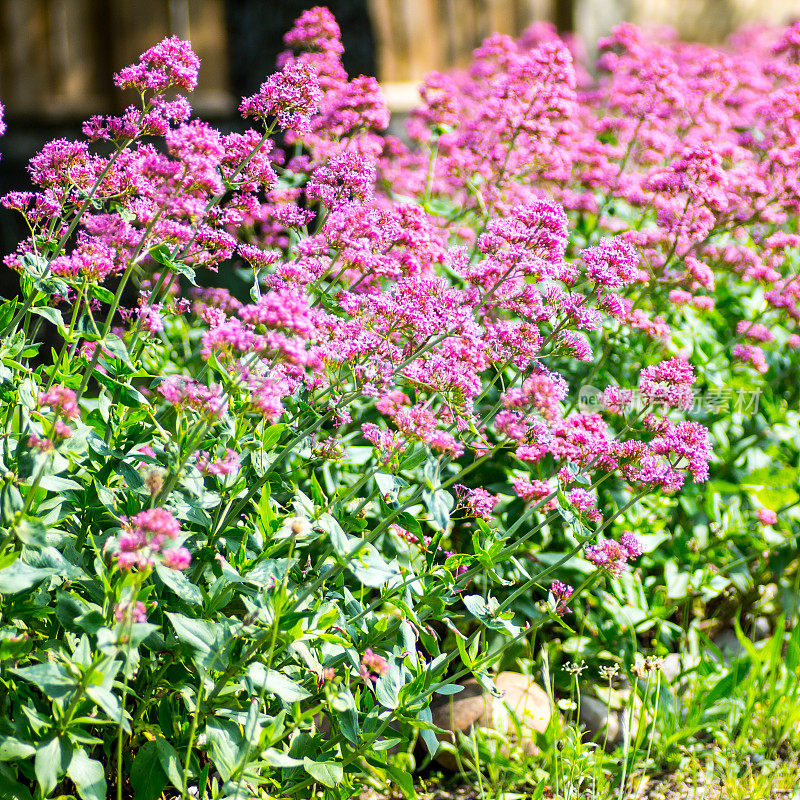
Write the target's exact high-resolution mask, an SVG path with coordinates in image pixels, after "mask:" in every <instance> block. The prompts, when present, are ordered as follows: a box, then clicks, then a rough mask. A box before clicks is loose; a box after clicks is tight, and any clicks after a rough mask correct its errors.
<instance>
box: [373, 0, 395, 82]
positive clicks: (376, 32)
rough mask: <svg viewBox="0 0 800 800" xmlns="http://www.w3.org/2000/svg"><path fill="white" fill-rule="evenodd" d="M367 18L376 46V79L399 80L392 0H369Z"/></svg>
mask: <svg viewBox="0 0 800 800" xmlns="http://www.w3.org/2000/svg"><path fill="white" fill-rule="evenodd" d="M368 9H369V18H370V22H371V23H372V33H373V36H374V37H375V42H376V46H377V54H376V56H377V57H376V59H375V61H376V64H377V71H378V80H380V81H381V82H383V81H399V80H402V78H401V70H400V66H399V64H398V46H397V44H396V42H395V38H394V25H393V24H392V0H369V5H368Z"/></svg>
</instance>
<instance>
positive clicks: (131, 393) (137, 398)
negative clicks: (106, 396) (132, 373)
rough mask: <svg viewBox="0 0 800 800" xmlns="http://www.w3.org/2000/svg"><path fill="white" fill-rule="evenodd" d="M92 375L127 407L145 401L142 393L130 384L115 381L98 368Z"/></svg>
mask: <svg viewBox="0 0 800 800" xmlns="http://www.w3.org/2000/svg"><path fill="white" fill-rule="evenodd" d="M92 377H93V378H94V379H95V380H96V381H97V382H98V383H100V384H102V385H103V386H105V387H106V389H108V391H109V392H111V394H112V395H114V396H115V397H119V402H120V403H122V405H124V406H127V407H128V408H139V407H140V406H142V405H145V404H146V403H147V400H145V398H144V395H142V394H141V393H140V392H138V391H137V390H136V389H134V388H133V387H132V386H128V385H126V384H124V383H120V382H119V381H115V380H114V379H113V378H112V377H110V376H109V375H105V374H103V373H102V372H100V371H99V370H95V371H94V372H93V373H92Z"/></svg>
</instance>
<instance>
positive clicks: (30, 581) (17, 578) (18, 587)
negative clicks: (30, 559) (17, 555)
mask: <svg viewBox="0 0 800 800" xmlns="http://www.w3.org/2000/svg"><path fill="white" fill-rule="evenodd" d="M55 574H56V570H54V569H36V567H32V566H30V564H26V563H25V562H24V561H22V560H21V559H17V560H16V561H15V562H14V563H13V564H11V565H10V566H8V567H5V568H4V569H2V570H0V594H16V593H17V592H24V591H25V590H26V589H30V588H31V586H35V585H36V584H37V583H41V582H42V581H43V580H45V578H50V577H51V576H53V575H55Z"/></svg>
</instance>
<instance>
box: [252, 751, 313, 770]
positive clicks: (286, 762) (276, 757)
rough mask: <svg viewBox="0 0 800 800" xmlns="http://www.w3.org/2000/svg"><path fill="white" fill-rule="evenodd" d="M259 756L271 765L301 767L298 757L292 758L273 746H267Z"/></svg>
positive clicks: (301, 763)
mask: <svg viewBox="0 0 800 800" xmlns="http://www.w3.org/2000/svg"><path fill="white" fill-rule="evenodd" d="M261 757H262V758H263V759H264V761H266V762H267V764H269V765H270V766H271V767H302V766H303V762H302V761H301V760H300V759H299V758H293V757H292V756H290V755H289V754H288V753H283V752H281V751H280V750H276V749H275V748H274V747H268V748H267V749H266V750H265V751H264V752H263V753H262V754H261Z"/></svg>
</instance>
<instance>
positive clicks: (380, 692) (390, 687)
mask: <svg viewBox="0 0 800 800" xmlns="http://www.w3.org/2000/svg"><path fill="white" fill-rule="evenodd" d="M402 686H403V682H402V680H401V679H400V670H399V669H398V668H397V667H396V666H394V665H392V666H391V667H389V669H388V670H387V671H386V673H385V674H384V675H381V677H380V678H379V679H378V682H377V683H376V684H375V697H376V698H377V700H378V702H379V703H380V704H381V705H382V706H383V707H384V708H397V705H398V702H399V700H398V695H399V693H400V689H401V688H402Z"/></svg>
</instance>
